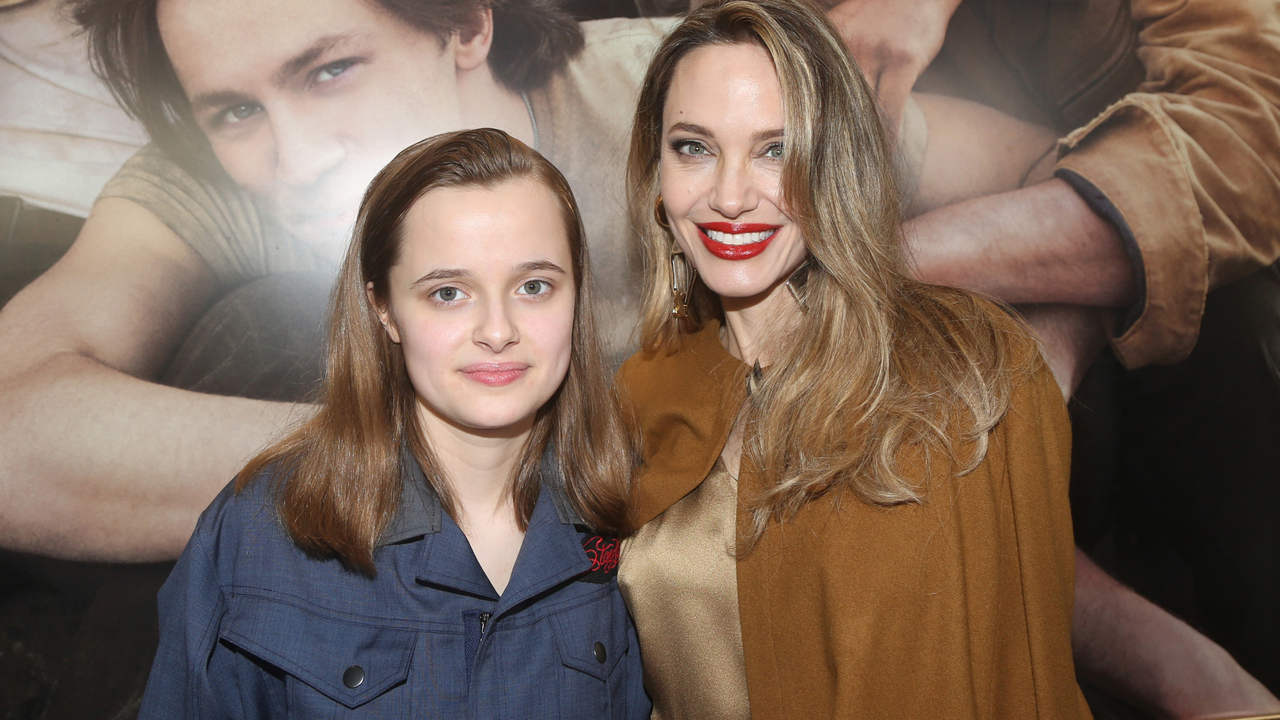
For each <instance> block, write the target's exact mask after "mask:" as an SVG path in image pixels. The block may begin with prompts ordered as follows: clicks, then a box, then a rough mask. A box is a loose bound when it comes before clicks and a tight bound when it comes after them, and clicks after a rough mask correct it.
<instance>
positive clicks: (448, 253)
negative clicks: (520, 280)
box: [400, 178, 572, 271]
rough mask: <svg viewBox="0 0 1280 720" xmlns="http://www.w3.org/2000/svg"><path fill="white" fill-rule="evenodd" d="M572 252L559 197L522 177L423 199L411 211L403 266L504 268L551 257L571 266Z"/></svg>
mask: <svg viewBox="0 0 1280 720" xmlns="http://www.w3.org/2000/svg"><path fill="white" fill-rule="evenodd" d="M570 255H571V250H570V248H569V236H568V233H567V232H566V231H565V226H564V219H563V217H562V216H561V213H560V203H559V200H558V199H557V198H556V196H555V194H554V193H552V192H551V190H550V189H549V188H548V187H547V186H546V185H544V184H543V183H541V182H539V181H537V180H534V179H532V178H519V179H516V180H508V181H505V182H502V183H500V184H498V185H496V186H494V187H493V188H481V187H467V188H439V189H436V190H432V191H431V192H428V193H427V194H426V195H423V196H422V197H421V198H418V200H417V201H416V202H415V203H414V204H413V206H412V207H411V208H410V209H409V213H408V214H407V215H406V216H405V222H404V246H403V248H402V249H401V254H400V265H404V266H406V267H407V268H408V269H409V270H410V271H415V270H420V269H425V267H426V266H433V267H451V268H461V269H471V270H477V269H484V268H490V269H493V270H497V271H501V270H503V269H504V268H511V267H514V266H516V265H519V264H520V263H525V262H530V261H534V260H550V261H551V262H554V263H556V264H557V265H560V267H562V268H564V269H565V270H566V271H567V270H568V269H569V267H570V265H571V264H572V263H571V257H570Z"/></svg>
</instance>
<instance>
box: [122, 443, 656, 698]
mask: <svg viewBox="0 0 1280 720" xmlns="http://www.w3.org/2000/svg"><path fill="white" fill-rule="evenodd" d="M402 472H403V473H404V474H405V478H404V479H405V483H404V485H405V491H404V496H403V499H402V502H401V510H400V513H399V514H398V516H397V517H396V519H395V521H394V522H393V523H392V526H391V527H390V528H389V530H388V532H387V533H386V536H385V538H384V539H383V540H382V542H380V543H379V547H378V549H377V551H376V552H375V554H374V560H375V562H376V564H377V570H378V573H377V576H376V577H375V578H367V577H365V576H362V575H358V574H355V573H352V572H350V571H348V570H346V569H345V568H343V566H342V565H340V564H339V563H338V562H337V561H335V560H316V559H314V558H311V557H308V556H307V555H306V554H305V553H303V552H302V551H301V550H299V549H298V548H297V546H295V545H294V544H293V542H292V541H290V539H289V538H288V536H287V535H286V534H285V532H284V530H283V528H282V527H281V525H280V522H279V520H278V519H277V516H276V514H275V508H274V497H273V492H272V485H273V483H272V482H271V479H270V478H269V477H262V478H258V480H257V481H255V482H254V483H252V484H251V485H250V486H249V488H247V489H246V490H245V491H244V492H243V493H242V494H240V495H236V494H235V493H234V491H233V489H232V488H231V487H230V486H228V488H226V489H224V490H223V491H222V493H221V494H220V495H219V496H218V498H217V499H216V500H214V502H213V504H212V505H211V506H210V507H209V509H208V510H206V511H205V513H204V514H203V515H202V516H201V518H200V522H199V524H198V525H197V527H196V531H195V534H194V535H193V536H192V538H191V541H190V542H189V543H188V544H187V548H186V550H185V551H184V552H183V553H182V558H181V559H180V560H179V561H178V564H177V566H176V567H174V570H173V574H172V575H171V576H170V577H169V580H168V581H167V582H166V583H165V585H164V587H163V588H162V589H161V591H160V648H159V651H158V652H157V654H156V660H155V664H154V665H153V667H152V670H151V677H150V680H149V682H148V684H147V690H146V696H145V698H144V699H143V703H142V709H141V712H140V714H139V717H140V718H143V719H144V720H145V719H147V718H164V719H165V720H170V719H172V718H266V717H274V718H283V717H298V718H320V717H324V718H337V717H353V718H584V719H586V718H590V719H592V720H596V719H598V718H647V717H648V716H649V708H650V706H649V700H648V698H647V697H646V696H645V694H644V689H643V687H642V678H641V671H640V654H639V648H638V645H637V641H636V635H635V630H634V628H633V627H632V625H631V620H630V618H629V617H628V615H627V610H626V607H625V606H624V605H623V602H622V597H621V595H620V594H619V592H618V583H617V577H616V555H612V556H611V557H607V558H606V557H601V556H599V555H597V553H598V551H599V547H598V546H600V545H604V546H605V549H606V550H608V549H609V547H610V541H608V540H607V539H606V540H601V539H600V538H598V537H595V536H594V534H593V533H590V532H588V531H586V530H585V529H584V528H583V527H582V525H581V519H580V518H579V517H578V516H577V514H576V513H575V512H574V511H573V509H572V507H571V506H570V505H569V503H568V502H566V501H565V498H564V495H563V492H562V491H560V490H559V483H558V482H544V484H543V488H542V492H541V494H540V496H539V498H538V503H537V506H536V508H535V509H534V512H533V517H532V518H531V519H530V522H529V528H528V531H527V533H526V534H525V538H524V543H523V545H522V546H521V548H520V553H519V555H518V557H517V559H516V563H515V567H514V569H513V570H512V573H511V579H510V581H509V583H508V585H507V588H506V591H505V592H504V593H503V594H502V595H501V596H499V595H498V594H497V593H496V592H495V591H494V589H493V586H492V584H491V583H490V582H489V580H488V578H487V576H486V575H485V574H484V571H483V570H482V569H481V568H480V564H479V562H477V561H476V558H475V554H474V553H473V552H472V551H471V545H470V544H469V543H468V542H467V538H466V536H464V535H463V534H462V531H461V530H460V529H459V528H458V526H457V524H456V523H454V521H453V520H452V519H451V518H450V517H449V516H448V515H447V514H446V513H444V512H442V510H441V506H440V501H439V498H438V497H437V496H436V495H435V493H434V492H433V491H431V490H430V487H429V486H428V485H427V483H426V481H425V479H424V478H423V476H422V470H421V469H420V468H419V467H418V464H417V462H415V461H413V460H412V459H411V458H409V459H407V461H406V462H404V463H403V470H402ZM544 477H553V476H552V475H550V474H549V473H546V472H544ZM612 550H613V552H614V553H616V544H613V545H612ZM592 556H595V557H596V560H597V562H596V563H595V564H594V565H593V560H592V559H591V557H592Z"/></svg>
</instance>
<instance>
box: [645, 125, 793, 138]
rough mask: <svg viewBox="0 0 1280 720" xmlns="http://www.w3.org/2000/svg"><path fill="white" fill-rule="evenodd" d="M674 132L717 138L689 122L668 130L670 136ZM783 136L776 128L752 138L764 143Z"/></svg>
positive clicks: (780, 130)
mask: <svg viewBox="0 0 1280 720" xmlns="http://www.w3.org/2000/svg"><path fill="white" fill-rule="evenodd" d="M673 132H687V133H692V134H694V135H703V136H705V137H709V138H713V137H715V136H716V134H715V133H713V132H711V131H710V130H708V129H707V128H705V127H703V126H701V125H697V124H695V123H688V122H678V123H675V124H673V125H672V126H671V127H669V128H667V133H668V134H670V133H673ZM783 135H784V132H783V130H782V128H775V129H773V130H761V131H760V132H758V133H755V134H754V135H752V136H751V141H752V142H763V141H765V140H772V139H774V138H779V137H782V136H783Z"/></svg>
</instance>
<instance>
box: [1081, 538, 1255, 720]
mask: <svg viewBox="0 0 1280 720" xmlns="http://www.w3.org/2000/svg"><path fill="white" fill-rule="evenodd" d="M1072 625H1073V630H1072V633H1071V645H1072V651H1073V652H1074V653H1075V657H1076V668H1077V670H1078V671H1079V673H1080V675H1081V676H1082V677H1084V678H1086V679H1088V680H1091V681H1093V682H1094V683H1096V684H1098V685H1100V686H1102V687H1103V688H1106V689H1108V690H1110V691H1112V692H1114V693H1116V694H1117V695H1118V696H1120V697H1122V698H1124V699H1126V700H1128V701H1129V702H1132V703H1135V704H1137V705H1140V706H1142V707H1145V708H1146V709H1147V710H1149V711H1151V712H1153V713H1155V715H1156V716H1157V717H1161V718H1233V717H1244V716H1246V715H1260V714H1264V713H1280V701H1278V700H1277V699H1276V697H1275V696H1274V695H1272V694H1271V693H1270V692H1269V691H1268V690H1267V689H1266V687H1264V686H1263V685H1262V683H1260V682H1258V681H1257V680H1255V679H1254V678H1253V676H1251V675H1249V674H1248V673H1247V672H1245V671H1244V668H1241V667H1240V665H1239V664H1238V663H1236V661H1235V660H1234V659H1232V657H1231V656H1230V655H1228V654H1227V652H1226V651H1225V650H1223V649H1222V648H1221V647H1220V646H1218V644H1217V643H1215V642H1213V641H1212V640H1210V639H1209V638H1207V637H1205V636H1204V635H1201V634H1200V633H1198V632H1196V631H1195V630H1193V629H1192V628H1191V627H1190V626H1189V625H1187V624H1186V623H1184V622H1182V621H1181V620H1179V619H1177V618H1176V617H1174V616H1172V615H1170V614H1169V613H1167V612H1165V611H1164V610H1161V609H1160V608H1158V607H1156V606H1155V605H1153V604H1151V603H1150V602H1148V601H1147V600H1144V599H1143V598H1142V597H1141V596H1139V595H1138V594H1137V593H1135V592H1133V591H1132V590H1130V589H1129V588H1127V587H1125V586H1123V585H1121V584H1120V583H1118V582H1116V581H1115V580H1113V579H1111V577H1110V576H1109V575H1107V574H1106V573H1105V572H1103V571H1102V570H1101V569H1100V568H1099V567H1098V566H1097V565H1095V564H1094V563H1093V561H1092V560H1090V559H1089V558H1088V556H1086V555H1085V554H1084V553H1082V552H1080V550H1079V548H1077V549H1076V606H1075V617H1074V619H1073V621H1072Z"/></svg>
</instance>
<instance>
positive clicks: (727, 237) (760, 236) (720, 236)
mask: <svg viewBox="0 0 1280 720" xmlns="http://www.w3.org/2000/svg"><path fill="white" fill-rule="evenodd" d="M702 232H704V233H706V234H707V237H709V238H711V239H712V240H715V241H716V242H718V243H722V244H724V245H750V244H752V243H758V242H761V241H762V240H765V239H767V238H769V237H772V236H773V234H774V233H776V232H778V229H777V228H774V229H772V230H765V231H764V232H753V233H726V232H720V231H719V230H708V229H706V228H703V230H702Z"/></svg>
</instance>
